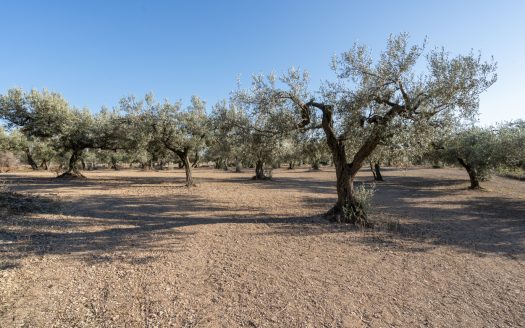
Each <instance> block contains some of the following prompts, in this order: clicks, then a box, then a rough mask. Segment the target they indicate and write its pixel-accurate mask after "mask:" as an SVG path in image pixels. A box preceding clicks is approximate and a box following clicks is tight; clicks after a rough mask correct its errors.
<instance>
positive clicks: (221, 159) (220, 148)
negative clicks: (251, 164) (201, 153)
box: [206, 101, 249, 172]
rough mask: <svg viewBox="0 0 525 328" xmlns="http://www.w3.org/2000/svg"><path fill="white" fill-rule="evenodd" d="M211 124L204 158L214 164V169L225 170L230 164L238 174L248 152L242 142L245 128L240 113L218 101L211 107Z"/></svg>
mask: <svg viewBox="0 0 525 328" xmlns="http://www.w3.org/2000/svg"><path fill="white" fill-rule="evenodd" d="M211 124H212V134H211V137H210V138H209V142H208V147H207V152H206V157H207V158H208V159H210V160H212V161H214V162H215V163H216V168H221V169H227V166H228V163H230V162H231V163H233V164H234V165H235V171H236V172H240V171H241V166H242V162H243V161H246V160H247V158H248V155H247V153H248V152H249V151H248V149H247V147H246V142H245V140H244V132H245V128H246V127H245V120H244V118H243V117H242V113H241V112H239V111H238V110H237V108H236V107H235V105H234V104H233V103H231V102H230V103H227V102H226V101H220V102H219V103H217V104H216V105H215V106H214V107H213V111H212V115H211Z"/></svg>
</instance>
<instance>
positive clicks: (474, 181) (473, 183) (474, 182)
mask: <svg viewBox="0 0 525 328" xmlns="http://www.w3.org/2000/svg"><path fill="white" fill-rule="evenodd" d="M458 161H459V164H461V166H463V167H464V168H465V170H467V173H468V176H469V179H470V187H469V188H470V189H481V186H480V185H479V178H478V171H477V170H476V169H475V168H473V167H472V166H471V165H469V164H467V162H465V161H464V160H463V159H462V158H458Z"/></svg>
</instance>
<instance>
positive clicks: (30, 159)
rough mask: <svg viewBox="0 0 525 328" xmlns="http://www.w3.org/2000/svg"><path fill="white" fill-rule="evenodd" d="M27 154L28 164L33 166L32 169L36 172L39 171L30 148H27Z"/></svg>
mask: <svg viewBox="0 0 525 328" xmlns="http://www.w3.org/2000/svg"><path fill="white" fill-rule="evenodd" d="M25 153H26V157H27V163H28V164H29V165H31V169H32V170H34V171H36V170H38V164H37V163H36V162H35V160H34V159H33V154H31V151H30V150H29V148H26V150H25Z"/></svg>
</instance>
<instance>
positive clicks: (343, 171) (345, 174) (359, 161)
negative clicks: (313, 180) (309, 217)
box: [320, 105, 380, 227]
mask: <svg viewBox="0 0 525 328" xmlns="http://www.w3.org/2000/svg"><path fill="white" fill-rule="evenodd" d="M320 109H321V110H322V112H323V117H322V127H323V130H324V132H325V135H326V142H327V144H328V147H329V148H330V151H331V153H332V159H333V163H334V165H335V172H336V187H337V202H336V203H335V206H334V207H333V208H332V209H331V210H330V211H328V213H327V216H328V218H329V219H330V220H333V221H337V222H345V223H352V224H358V225H361V226H365V227H370V226H372V224H371V223H370V221H368V218H367V214H366V212H365V211H364V209H363V206H362V204H359V203H358V202H357V201H356V199H355V197H354V179H355V176H356V175H357V172H358V171H359V169H360V168H361V167H362V166H363V162H364V161H365V159H366V158H367V157H368V156H369V155H370V154H371V153H372V151H373V150H374V149H375V148H376V147H377V145H378V143H379V140H380V138H379V134H378V133H374V132H375V131H373V132H372V133H371V134H370V136H369V137H368V138H367V139H366V140H365V141H364V143H363V144H362V145H361V147H360V148H359V150H358V151H357V152H356V153H355V155H354V158H353V161H352V163H348V162H347V159H346V152H345V144H344V140H343V139H342V138H337V137H336V134H335V130H334V127H333V120H332V114H333V113H332V107H331V106H325V105H321V108H320Z"/></svg>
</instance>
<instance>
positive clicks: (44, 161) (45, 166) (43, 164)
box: [40, 158, 49, 171]
mask: <svg viewBox="0 0 525 328" xmlns="http://www.w3.org/2000/svg"><path fill="white" fill-rule="evenodd" d="M40 168H42V169H44V170H46V171H47V170H48V169H49V166H48V165H47V160H46V159H45V158H44V159H43V160H42V163H40Z"/></svg>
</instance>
